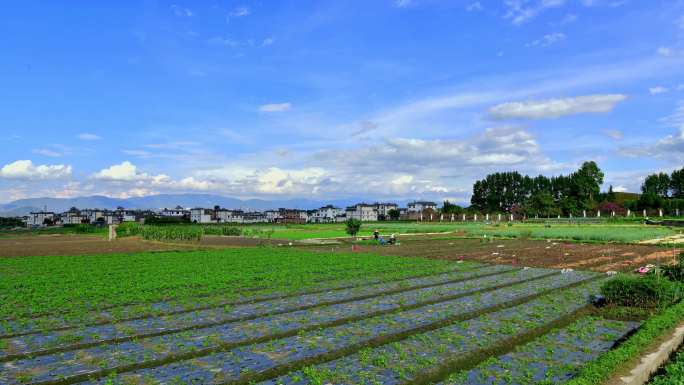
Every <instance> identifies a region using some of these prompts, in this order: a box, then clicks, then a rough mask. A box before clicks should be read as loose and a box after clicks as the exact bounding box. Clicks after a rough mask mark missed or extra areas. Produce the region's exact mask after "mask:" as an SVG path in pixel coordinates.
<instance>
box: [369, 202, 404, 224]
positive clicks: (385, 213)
mask: <svg viewBox="0 0 684 385" xmlns="http://www.w3.org/2000/svg"><path fill="white" fill-rule="evenodd" d="M373 206H375V209H376V210H377V211H378V219H381V220H388V219H389V217H390V214H389V212H390V210H398V209H399V205H398V204H396V203H374V204H373Z"/></svg>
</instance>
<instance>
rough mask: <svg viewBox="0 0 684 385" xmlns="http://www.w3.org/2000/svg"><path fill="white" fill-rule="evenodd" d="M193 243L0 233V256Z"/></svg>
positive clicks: (175, 247) (148, 248)
mask: <svg viewBox="0 0 684 385" xmlns="http://www.w3.org/2000/svg"><path fill="white" fill-rule="evenodd" d="M194 247H196V246H192V245H170V244H164V243H160V242H147V241H144V240H141V239H139V238H120V239H117V240H116V241H113V242H109V241H108V240H107V239H105V238H103V237H100V236H93V235H63V234H57V235H21V236H11V237H0V257H22V256H32V255H86V254H102V253H135V252H141V251H162V250H178V249H184V248H194Z"/></svg>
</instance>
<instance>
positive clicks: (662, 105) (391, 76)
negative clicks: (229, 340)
mask: <svg viewBox="0 0 684 385" xmlns="http://www.w3.org/2000/svg"><path fill="white" fill-rule="evenodd" d="M4 10H5V11H4V12H3V14H2V15H0V33H2V36H3V38H2V39H0V49H1V50H2V52H3V55H2V59H1V60H0V84H2V87H0V101H1V103H0V116H2V120H1V121H0V133H1V135H0V145H2V148H3V151H2V152H0V202H7V201H11V200H14V199H18V198H26V197H42V196H55V197H71V196H82V195H94V194H104V195H110V196H116V197H128V196H139V195H149V194H156V193H170V192H173V193H177V192H195V193H200V192H201V193H218V194H222V195H227V196H234V197H241V198H252V197H258V198H265V199H269V198H276V197H277V198H285V197H306V198H317V199H336V198H345V197H367V198H371V199H373V198H375V199H411V198H430V199H442V198H450V199H454V200H456V201H459V202H463V201H467V200H469V195H470V191H471V187H472V182H473V181H474V180H475V179H477V178H481V177H483V176H484V175H485V174H487V173H489V172H493V171H508V170H519V171H521V172H525V173H530V174H538V173H542V174H547V175H552V174H558V173H568V172H571V171H572V170H573V169H575V168H576V167H578V165H579V164H581V162H582V161H584V160H595V161H597V162H598V163H599V165H600V166H601V167H602V169H603V170H604V171H605V173H606V186H607V185H608V184H612V185H613V186H615V187H616V189H618V190H626V191H637V190H638V188H639V185H640V183H641V180H642V179H643V177H644V175H646V174H648V173H651V172H653V171H658V170H664V171H670V170H672V169H674V168H680V167H682V165H683V164H682V163H683V162H682V161H683V160H684V1H681V0H678V1H672V0H671V1H636V0H504V1H490V0H480V1H470V0H468V1H457V0H452V1H439V0H399V1H395V0H386V1H383V0H377V1H371V2H369V1H344V2H341V1H296V2H295V1H291V2H279V1H268V2H263V1H206V2H200V1H193V2H181V1H142V2H136V1H127V2H107V1H100V2H81V3H79V4H78V6H76V5H75V3H73V2H59V1H54V2H38V1H22V2H14V3H13V4H6V5H5V8H4Z"/></svg>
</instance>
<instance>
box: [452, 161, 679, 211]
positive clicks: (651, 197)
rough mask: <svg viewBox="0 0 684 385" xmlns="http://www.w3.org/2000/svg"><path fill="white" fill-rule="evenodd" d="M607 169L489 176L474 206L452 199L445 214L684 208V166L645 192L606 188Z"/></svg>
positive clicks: (477, 189) (589, 166)
mask: <svg viewBox="0 0 684 385" xmlns="http://www.w3.org/2000/svg"><path fill="white" fill-rule="evenodd" d="M603 180H604V173H603V171H601V169H600V168H599V166H598V165H597V164H596V162H593V161H587V162H584V163H583V164H582V165H581V167H580V168H579V169H577V170H576V171H575V172H573V173H571V174H569V175H558V176H552V177H547V176H544V175H538V176H528V175H522V174H521V173H519V172H517V171H511V172H497V173H493V174H489V175H487V176H486V177H485V178H484V179H482V180H478V181H476V182H475V183H474V185H473V195H472V198H471V200H470V203H471V206H470V207H469V208H467V209H463V208H461V207H459V206H457V205H454V204H452V203H450V202H448V201H446V202H444V206H443V208H442V212H443V213H454V214H460V213H461V212H463V211H469V212H488V213H512V214H516V215H521V216H528V217H532V216H557V215H562V216H570V215H572V216H581V215H582V214H583V213H584V212H596V211H601V212H604V213H611V212H615V213H616V214H618V215H624V214H625V212H626V211H627V210H631V211H632V212H634V211H636V210H653V209H663V210H665V211H667V212H674V211H675V210H676V209H679V210H683V211H684V168H682V169H681V170H676V171H674V172H672V173H671V174H666V173H657V174H653V175H649V176H648V177H647V178H646V179H645V181H644V183H643V186H642V193H641V194H640V195H637V194H624V193H615V192H614V191H613V187H612V186H610V188H609V189H608V191H606V192H601V185H602V184H603Z"/></svg>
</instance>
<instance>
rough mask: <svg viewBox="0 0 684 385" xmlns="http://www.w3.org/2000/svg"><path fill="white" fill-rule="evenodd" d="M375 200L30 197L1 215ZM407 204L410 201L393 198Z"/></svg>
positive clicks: (5, 207)
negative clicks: (75, 209)
mask: <svg viewBox="0 0 684 385" xmlns="http://www.w3.org/2000/svg"><path fill="white" fill-rule="evenodd" d="M364 201H365V202H369V203H372V202H375V200H372V199H371V200H369V199H365V200H364V199H363V198H349V199H338V200H330V201H323V200H315V199H287V200H270V201H269V200H262V199H247V200H242V199H237V198H229V197H224V196H221V195H212V194H159V195H150V196H145V197H134V198H126V199H120V198H111V197H106V196H101V195H94V196H89V197H77V198H30V199H19V200H16V201H13V202H10V203H5V204H0V216H5V217H9V216H23V215H28V213H29V212H31V211H40V210H43V209H45V208H47V210H48V211H55V212H62V211H67V210H69V209H70V208H71V207H77V208H79V209H85V208H99V209H115V208H117V207H118V206H121V207H124V208H127V209H162V208H173V207H176V206H182V207H207V208H208V207H214V206H215V205H219V206H221V207H226V208H234V209H243V210H269V209H277V208H280V207H287V208H297V209H304V210H309V209H315V208H318V207H321V206H324V205H327V204H333V205H335V206H338V207H345V206H349V205H352V204H354V203H359V202H364ZM394 202H395V203H399V204H400V205H405V204H406V203H407V202H408V201H405V200H404V201H394Z"/></svg>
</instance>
